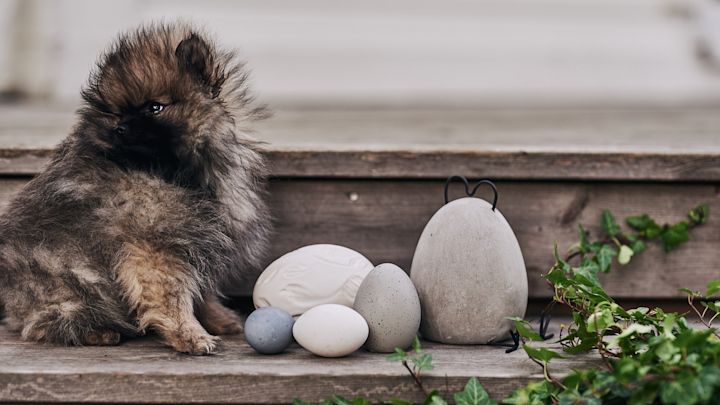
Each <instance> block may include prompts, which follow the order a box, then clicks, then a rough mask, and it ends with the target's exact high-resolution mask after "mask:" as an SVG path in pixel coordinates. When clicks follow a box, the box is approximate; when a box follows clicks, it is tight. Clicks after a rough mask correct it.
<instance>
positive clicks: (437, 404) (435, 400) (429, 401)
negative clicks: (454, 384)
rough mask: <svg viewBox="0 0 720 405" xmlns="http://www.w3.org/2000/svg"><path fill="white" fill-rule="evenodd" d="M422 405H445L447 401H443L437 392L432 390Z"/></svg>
mask: <svg viewBox="0 0 720 405" xmlns="http://www.w3.org/2000/svg"><path fill="white" fill-rule="evenodd" d="M423 405H447V401H445V400H444V399H443V397H442V395H440V393H439V392H437V390H434V391H432V392H431V393H430V394H429V395H428V396H427V398H425V401H423Z"/></svg>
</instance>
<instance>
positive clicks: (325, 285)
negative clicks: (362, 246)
mask: <svg viewBox="0 0 720 405" xmlns="http://www.w3.org/2000/svg"><path fill="white" fill-rule="evenodd" d="M372 269H373V264H372V263H370V261H369V260H368V259H367V258H365V256H363V255H361V254H360V253H358V252H356V251H354V250H352V249H348V248H346V247H343V246H338V245H329V244H322V245H309V246H305V247H302V248H300V249H297V250H294V251H292V252H290V253H287V254H285V255H283V256H281V257H280V258H278V259H277V260H275V261H274V262H272V263H271V264H270V265H269V266H268V267H267V268H266V269H265V271H264V272H263V273H262V274H261V275H260V278H258V280H257V282H256V283H255V289H254V290H253V303H254V304H255V307H256V308H261V307H268V306H272V307H276V308H281V309H283V310H285V311H287V312H288V313H290V314H291V315H293V316H298V315H302V314H303V313H304V312H305V311H307V310H308V309H310V308H313V307H316V306H318V305H322V304H340V305H346V306H349V307H352V305H353V303H354V302H355V294H357V290H358V287H360V284H361V283H362V281H363V279H365V276H367V274H368V273H369V272H370V271H371V270H372Z"/></svg>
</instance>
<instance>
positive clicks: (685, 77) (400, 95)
mask: <svg viewBox="0 0 720 405" xmlns="http://www.w3.org/2000/svg"><path fill="white" fill-rule="evenodd" d="M718 4H720V2H718V1H715V0H697V1H668V0H467V1H464V0H444V1H441V0H437V1H426V0H396V1H392V2H388V1H381V0H362V1H360V0H358V1H352V2H341V1H332V0H306V1H293V0H256V1H230V0H206V1H189V0H143V1H137V0H130V1H113V0H0V13H2V16H0V22H1V23H2V33H4V32H6V31H12V32H13V33H14V35H9V36H7V37H5V36H3V38H9V39H0V55H2V56H0V66H1V67H2V71H3V74H2V75H0V88H9V87H11V86H15V87H18V88H21V89H23V90H24V91H26V92H28V93H30V94H33V95H35V96H37V97H44V98H49V99H51V100H59V101H70V102H74V101H76V100H77V97H78V93H79V88H80V85H81V84H82V83H83V81H84V80H85V78H86V76H87V73H88V70H89V68H90V66H91V65H92V64H93V62H94V60H95V58H96V55H97V54H98V53H99V51H101V50H102V49H103V48H104V47H105V46H106V44H107V43H108V41H110V40H111V39H112V38H113V37H114V36H115V35H116V33H117V32H118V31H120V30H123V29H126V28H129V27H133V26H135V25H136V24H138V23H140V22H142V21H152V20H157V19H165V20H172V19H175V18H184V19H190V20H193V21H196V22H198V23H200V24H202V25H204V26H206V27H207V28H208V29H209V30H210V31H213V32H215V33H216V35H217V37H218V39H219V42H221V43H222V44H227V45H228V46H232V47H236V48H238V49H240V50H241V52H242V54H243V55H244V56H245V57H246V59H247V60H248V61H249V65H250V67H251V68H252V69H253V71H254V74H253V80H254V83H255V86H254V87H255V88H256V89H257V92H258V93H260V94H261V96H262V98H263V99H264V100H265V101H269V102H270V103H271V104H273V105H288V104H290V105H306V106H310V105H338V104H353V105H378V104H382V105H447V106H458V105H528V106H536V105H553V104H560V105H568V104H570V105H577V104H643V105H646V104H690V103H710V102H711V103H715V102H720V76H718V74H717V71H714V70H713V69H708V67H707V66H706V65H707V62H703V61H702V60H701V59H700V58H698V57H697V48H698V46H697V45H698V37H699V36H702V35H707V32H708V31H712V29H710V30H708V29H703V28H702V24H701V23H699V22H698V21H700V20H701V19H702V18H700V17H702V16H706V15H707V13H706V12H701V11H699V10H702V9H704V8H708V7H710V8H709V9H710V10H717V7H718ZM12 8H19V9H20V11H19V12H17V11H16V14H18V15H22V16H23V17H22V19H14V20H12V21H11V23H10V24H8V23H7V21H8V18H7V14H6V10H9V9H12ZM703 18H704V17H703ZM9 27H12V29H9ZM709 27H713V25H712V23H711V24H710V25H709ZM8 42H11V43H10V44H8ZM8 50H11V52H8ZM8 55H9V56H8ZM8 72H10V73H8Z"/></svg>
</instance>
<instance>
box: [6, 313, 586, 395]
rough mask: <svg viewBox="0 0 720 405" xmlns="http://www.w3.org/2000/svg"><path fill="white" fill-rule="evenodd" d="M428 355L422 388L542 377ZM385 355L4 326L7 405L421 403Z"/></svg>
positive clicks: (441, 352)
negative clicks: (44, 339) (116, 342)
mask: <svg viewBox="0 0 720 405" xmlns="http://www.w3.org/2000/svg"><path fill="white" fill-rule="evenodd" d="M554 324H555V323H554ZM555 331H556V332H557V329H556V330H555ZM541 345H543V346H545V347H553V348H557V347H558V345H557V344H553V343H543V344H541ZM424 350H426V351H427V352H428V353H430V354H432V356H433V364H434V369H433V370H430V371H428V372H426V373H425V374H424V377H423V381H424V384H425V385H426V386H427V387H430V388H431V389H438V390H440V391H441V392H444V391H446V390H451V391H453V392H454V391H458V390H461V389H462V387H463V386H464V384H465V383H466V382H467V380H468V379H469V378H470V377H477V378H478V379H479V380H480V382H481V383H482V384H483V385H484V386H485V388H486V389H487V390H488V392H489V393H490V394H491V395H492V396H493V397H494V398H503V397H505V396H507V395H508V394H509V393H510V392H512V390H514V389H516V388H519V387H520V386H522V385H525V384H527V383H528V382H530V381H536V380H540V379H542V378H543V374H542V368H540V367H538V365H537V364H535V363H533V362H532V361H531V360H529V359H528V357H527V355H526V354H525V352H524V351H523V350H522V349H520V350H518V351H515V352H513V353H509V354H506V353H505V349H504V348H500V347H491V346H450V345H441V344H435V343H425V344H424ZM386 357H387V355H384V354H375V353H369V352H365V351H362V350H361V351H358V352H356V353H354V354H352V355H350V356H348V357H345V358H338V359H325V358H319V357H315V356H313V355H312V354H310V353H309V352H307V351H305V350H303V349H302V348H300V347H299V346H297V344H293V345H292V346H291V347H290V349H288V351H287V352H285V353H282V354H279V355H273V356H266V355H260V354H257V353H255V352H254V351H253V350H252V348H250V347H249V346H248V345H247V343H246V342H245V340H244V339H243V337H242V336H236V337H226V338H224V340H223V350H222V352H221V353H220V354H218V355H215V356H206V357H191V356H187V355H183V354H177V353H174V352H172V351H171V350H169V349H167V348H165V347H162V346H161V345H160V343H158V341H157V340H156V339H155V338H153V337H148V338H143V339H136V340H132V341H129V342H126V343H123V344H122V345H120V346H116V347H103V348H98V347H51V346H42V345H38V344H35V343H27V342H21V341H18V339H17V336H16V335H15V334H13V333H10V332H8V331H7V330H6V329H4V328H3V327H1V326H0V403H5V402H11V403H21V402H23V403H24V402H35V403H49V402H53V403H59V402H65V403H191V402H192V403H203V404H204V403H238V404H240V403H289V402H292V400H293V399H296V398H298V399H302V400H305V401H315V402H317V401H320V400H323V399H328V398H331V397H332V396H333V395H342V396H344V397H346V398H352V397H355V396H365V397H368V398H371V399H374V400H376V401H377V400H379V399H390V398H402V399H407V400H413V401H416V402H420V401H422V399H423V398H422V395H421V394H420V393H419V391H418V390H417V389H416V387H415V386H414V385H413V381H412V379H411V378H410V376H409V375H408V374H407V372H406V371H405V369H404V368H403V367H402V366H401V365H400V364H397V363H395V364H393V363H390V362H389V361H388V360H387V358H386ZM599 363H600V361H599V357H597V356H595V355H582V356H571V357H568V358H567V359H562V360H557V361H553V363H552V366H553V369H552V370H553V372H554V373H555V375H556V376H562V375H564V374H565V373H567V372H568V371H569V370H570V369H572V368H578V367H595V366H597V365H598V364H599Z"/></svg>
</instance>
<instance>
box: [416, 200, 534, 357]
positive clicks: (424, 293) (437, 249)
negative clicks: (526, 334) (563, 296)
mask: <svg viewBox="0 0 720 405" xmlns="http://www.w3.org/2000/svg"><path fill="white" fill-rule="evenodd" d="M491 208H492V207H491V205H490V204H489V203H488V202H486V201H484V200H482V199H479V198H470V197H468V198H461V199H458V200H454V201H451V202H450V203H448V204H446V205H445V206H443V207H442V208H440V209H439V210H438V211H437V212H436V213H435V215H433V217H432V218H431V219H430V221H429V222H428V223H427V225H426V226H425V229H424V230H423V232H422V235H421V236H420V240H419V241H418V245H417V248H416V250H415V256H414V257H413V262H412V268H411V272H410V277H411V279H412V281H413V283H414V284H415V287H416V288H417V291H418V295H419V296H420V303H421V307H422V322H421V326H420V330H421V333H422V335H423V337H425V338H426V339H429V340H434V341H437V342H443V343H453V344H484V343H489V342H493V341H499V340H504V339H505V338H507V337H508V332H509V331H510V329H511V326H512V323H511V322H510V321H508V320H507V319H506V318H507V317H510V316H517V317H522V316H524V315H525V309H526V307H527V298H528V284H527V274H526V269H525V263H524V261H523V257H522V252H521V251H520V246H519V245H518V242H517V239H516V238H515V234H514V233H513V231H512V229H511V228H510V225H509V224H508V222H507V221H506V220H505V218H504V217H503V216H502V214H501V213H500V211H499V210H497V209H496V210H495V211H493V210H492V209H491Z"/></svg>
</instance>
